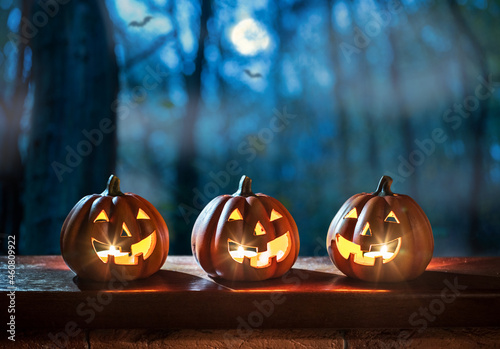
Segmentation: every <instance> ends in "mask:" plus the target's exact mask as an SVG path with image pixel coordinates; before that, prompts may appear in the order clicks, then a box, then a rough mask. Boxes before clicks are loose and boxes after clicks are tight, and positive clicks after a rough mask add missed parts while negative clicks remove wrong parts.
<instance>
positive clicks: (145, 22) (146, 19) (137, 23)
mask: <svg viewBox="0 0 500 349" xmlns="http://www.w3.org/2000/svg"><path fill="white" fill-rule="evenodd" d="M152 19H153V16H146V17H144V19H143V20H142V21H140V22H138V21H132V22H130V23H129V24H128V26H129V27H144V26H145V25H146V24H148V22H149V21H150V20H152Z"/></svg>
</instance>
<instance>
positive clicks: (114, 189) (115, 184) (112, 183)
mask: <svg viewBox="0 0 500 349" xmlns="http://www.w3.org/2000/svg"><path fill="white" fill-rule="evenodd" d="M101 195H103V196H120V195H124V194H123V193H122V192H121V191H120V178H118V177H116V176H115V175H111V176H110V177H109V180H108V185H107V186H106V190H104V191H103V192H102V194H101Z"/></svg>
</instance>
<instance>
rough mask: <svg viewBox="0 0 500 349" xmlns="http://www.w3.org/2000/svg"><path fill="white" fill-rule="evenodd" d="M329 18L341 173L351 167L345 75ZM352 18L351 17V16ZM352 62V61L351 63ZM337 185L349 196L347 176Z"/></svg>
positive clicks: (329, 6)
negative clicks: (344, 87)
mask: <svg viewBox="0 0 500 349" xmlns="http://www.w3.org/2000/svg"><path fill="white" fill-rule="evenodd" d="M333 5H334V1H333V0H330V1H329V5H328V8H329V9H331V8H332V7H333ZM328 18H329V19H330V25H329V28H328V29H329V30H328V38H329V42H330V57H331V60H332V62H333V69H334V72H335V76H336V82H335V91H334V95H335V100H336V101H337V105H338V108H337V118H338V125H337V126H338V132H337V134H338V135H337V146H336V148H337V151H338V152H339V163H338V167H337V168H339V169H342V173H351V170H352V167H351V163H350V160H349V153H348V151H349V120H348V115H347V105H346V101H345V98H346V96H345V92H344V91H345V90H344V89H343V88H342V87H341V86H344V85H345V76H344V74H343V71H342V64H341V63H340V57H341V56H340V53H341V50H339V47H340V44H341V41H340V40H339V39H338V38H337V36H336V35H335V33H334V32H333V24H334V23H333V22H332V21H333V16H328ZM351 19H352V18H351ZM351 64H353V63H351ZM338 187H339V188H341V190H340V193H341V194H342V196H344V197H349V195H350V193H349V189H348V188H349V176H340V183H338Z"/></svg>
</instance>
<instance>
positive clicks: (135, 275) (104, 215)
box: [61, 175, 168, 281]
mask: <svg viewBox="0 0 500 349" xmlns="http://www.w3.org/2000/svg"><path fill="white" fill-rule="evenodd" d="M61 253H62V256H63V258H64V261H65V262H66V264H67V265H68V266H69V267H70V268H71V270H73V271H74V272H75V273H76V274H77V275H78V276H79V277H81V278H82V279H92V280H96V281H106V280H110V279H112V278H113V277H114V278H116V279H119V278H121V279H125V280H134V279H140V278H145V277H148V276H150V275H151V274H153V273H155V272H156V271H158V270H159V269H160V268H161V266H162V265H163V263H165V260H166V258H167V253H168V228H167V225H166V224H165V221H164V220H163V218H162V217H161V215H160V213H159V212H158V211H157V210H156V209H155V208H154V207H153V205H152V204H151V203H150V202H148V201H147V200H145V199H143V198H142V197H140V196H139V195H135V194H132V193H126V194H124V193H122V192H121V191H120V180H119V179H118V177H115V176H113V175H112V176H111V177H110V178H109V182H108V185H107V188H106V190H105V191H104V192H103V193H102V194H93V195H88V196H86V197H84V198H83V199H81V200H80V201H79V202H78V203H77V204H76V205H75V207H73V209H72V210H71V212H70V213H69V214H68V217H67V218H66V220H65V221H64V224H63V227H62V230H61Z"/></svg>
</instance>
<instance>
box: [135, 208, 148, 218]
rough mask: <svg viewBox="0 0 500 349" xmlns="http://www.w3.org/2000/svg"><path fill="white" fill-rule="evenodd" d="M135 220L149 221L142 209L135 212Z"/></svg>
mask: <svg viewBox="0 0 500 349" xmlns="http://www.w3.org/2000/svg"><path fill="white" fill-rule="evenodd" d="M137 219H150V218H149V216H148V215H147V214H146V212H144V211H143V210H142V209H139V212H137Z"/></svg>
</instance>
